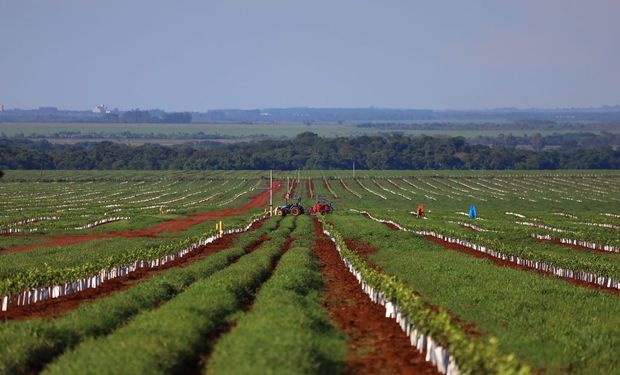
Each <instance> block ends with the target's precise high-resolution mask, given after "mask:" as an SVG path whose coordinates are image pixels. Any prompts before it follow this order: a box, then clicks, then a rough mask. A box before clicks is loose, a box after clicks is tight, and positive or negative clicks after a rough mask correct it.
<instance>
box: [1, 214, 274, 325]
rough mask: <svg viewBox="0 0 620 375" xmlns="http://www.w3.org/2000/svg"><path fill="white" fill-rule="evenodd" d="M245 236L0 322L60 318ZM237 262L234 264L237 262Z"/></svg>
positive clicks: (9, 314)
mask: <svg viewBox="0 0 620 375" xmlns="http://www.w3.org/2000/svg"><path fill="white" fill-rule="evenodd" d="M263 223H264V221H258V222H256V223H255V224H254V225H253V226H252V227H251V228H250V230H257V229H259V228H260V227H261V226H262V225H263ZM241 234H242V233H232V234H228V235H225V236H223V237H222V238H218V239H217V240H215V241H213V242H212V243H210V244H208V245H205V246H202V247H199V248H197V249H196V250H194V251H192V252H191V253H189V254H187V255H186V256H184V257H182V258H177V259H175V260H173V261H171V262H168V263H166V264H164V265H163V266H159V267H156V268H139V269H137V270H136V271H134V272H132V273H130V274H129V275H127V276H123V277H117V278H114V279H111V280H108V281H106V282H104V283H102V284H101V285H100V286H99V287H97V288H90V289H87V290H84V291H82V292H77V293H72V294H69V295H66V296H63V297H59V298H52V299H48V300H45V301H41V302H37V303H33V304H29V305H24V306H16V307H14V308H12V309H10V310H9V311H5V312H0V320H25V319H31V318H49V319H53V318H57V317H59V316H62V315H63V314H65V313H67V312H68V311H71V310H74V309H76V308H78V307H79V306H80V305H81V304H83V303H86V302H92V301H95V300H98V299H100V298H104V297H107V296H109V295H111V294H112V293H115V292H118V291H122V290H125V289H128V288H130V287H132V286H134V285H136V284H138V283H140V282H143V281H145V280H148V279H149V278H151V277H153V276H155V275H157V274H160V273H161V272H162V271H164V270H167V269H170V268H174V267H187V266H188V265H190V264H192V263H194V262H197V261H199V260H202V259H204V258H207V257H208V256H209V255H212V254H215V253H217V252H219V251H222V250H225V249H228V248H230V247H232V246H233V245H234V243H235V241H236V240H237V238H238V237H239V236H240V235H241ZM268 238H269V237H268V236H267V235H266V234H265V235H263V236H261V237H260V238H259V239H258V240H257V241H255V242H254V243H252V244H250V245H249V246H248V247H247V249H246V250H247V252H248V253H249V252H252V251H254V250H255V249H257V248H258V247H259V246H260V245H261V244H262V243H263V242H265V241H266V240H267V239H268ZM235 261H236V260H233V262H235Z"/></svg>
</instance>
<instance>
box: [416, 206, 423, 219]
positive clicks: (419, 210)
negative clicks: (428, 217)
mask: <svg viewBox="0 0 620 375" xmlns="http://www.w3.org/2000/svg"><path fill="white" fill-rule="evenodd" d="M417 213H418V217H424V205H423V204H422V203H420V204H419V205H418V211H417Z"/></svg>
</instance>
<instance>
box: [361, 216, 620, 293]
mask: <svg viewBox="0 0 620 375" xmlns="http://www.w3.org/2000/svg"><path fill="white" fill-rule="evenodd" d="M364 216H366V217H368V216H367V215H364ZM384 224H385V225H386V226H387V227H388V228H390V229H392V230H399V229H398V228H397V227H395V226H394V225H392V224H388V223H384ZM424 238H426V239H427V240H429V241H432V242H434V243H436V244H438V245H440V246H442V247H443V248H444V249H448V250H453V251H458V252H459V253H463V254H467V255H470V256H473V257H475V258H482V259H488V260H490V261H491V262H493V263H495V264H496V265H498V266H502V267H509V268H513V269H516V270H521V271H529V272H536V273H538V274H540V275H543V276H546V277H554V278H556V277H557V278H560V279H562V280H564V281H566V282H567V283H570V284H573V285H576V286H580V287H582V288H588V289H592V290H598V291H602V292H605V293H609V294H613V295H616V296H620V290H618V289H611V288H605V287H603V286H600V285H597V284H592V283H588V282H585V281H581V280H575V279H570V278H565V277H558V276H556V275H554V274H553V273H551V272H545V271H543V270H537V269H534V268H530V267H527V266H524V265H519V264H516V263H512V262H510V261H507V260H502V259H499V258H495V257H494V256H491V255H489V254H485V253H482V252H479V251H476V250H473V249H470V248H469V247H466V246H463V245H459V244H456V243H450V242H448V241H444V240H441V239H439V238H437V237H433V236H431V235H428V236H424Z"/></svg>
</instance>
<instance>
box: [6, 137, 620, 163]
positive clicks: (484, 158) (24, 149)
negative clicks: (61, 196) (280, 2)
mask: <svg viewBox="0 0 620 375" xmlns="http://www.w3.org/2000/svg"><path fill="white" fill-rule="evenodd" d="M353 161H355V163H356V167H357V168H358V169H620V151H618V150H614V149H613V148H611V147H601V148H596V149H585V148H578V149H571V150H542V151H534V150H522V149H518V148H511V147H506V146H504V145H497V146H494V147H491V146H487V145H476V144H469V143H467V142H466V140H465V139H464V138H461V137H455V138H448V137H426V136H423V137H407V136H403V135H392V136H386V137H379V136H362V137H356V138H321V137H319V136H317V135H316V134H314V133H302V134H300V135H299V136H297V137H296V138H294V139H291V140H267V141H260V142H252V143H237V144H230V145H222V144H214V143H196V144H184V145H178V146H162V145H155V144H146V145H142V146H126V145H122V144H117V143H112V142H98V143H78V144H74V145H58V144H51V143H49V142H46V141H40V142H33V141H29V140H24V139H8V138H5V139H0V168H4V169H284V170H286V169H297V168H300V169H349V168H351V166H352V163H353Z"/></svg>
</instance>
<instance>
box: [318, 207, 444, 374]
mask: <svg viewBox="0 0 620 375" xmlns="http://www.w3.org/2000/svg"><path fill="white" fill-rule="evenodd" d="M314 229H315V232H314V233H315V236H316V241H315V247H314V253H315V254H316V256H317V257H318V259H319V267H320V270H321V274H322V276H323V280H324V282H325V287H324V291H323V296H324V301H323V304H324V307H325V309H326V310H327V312H328V313H329V315H330V317H331V318H332V320H333V321H334V322H336V324H337V326H338V327H339V328H340V329H341V331H343V332H344V333H346V334H347V335H348V336H349V340H348V343H347V344H348V353H347V364H346V368H345V373H349V374H437V370H436V368H435V367H434V366H433V365H431V364H430V363H429V362H426V361H425V358H424V356H423V355H422V354H420V353H419V352H418V351H416V350H415V348H414V347H413V346H411V344H410V342H409V339H408V338H407V336H406V335H405V334H404V333H403V332H402V330H401V329H400V327H399V326H398V324H396V322H395V321H394V320H392V319H389V318H386V317H385V310H384V309H383V307H381V306H380V305H378V304H375V303H373V302H372V301H371V300H370V299H369V298H368V296H367V295H366V294H364V292H363V291H362V288H361V287H360V285H359V284H358V282H357V280H356V279H355V277H354V276H353V275H352V274H351V273H350V272H349V271H348V270H347V269H346V267H345V266H344V263H343V262H342V260H341V259H340V255H339V254H338V251H337V250H336V247H335V245H334V244H333V242H332V241H330V239H329V238H328V237H327V236H326V235H325V234H323V231H322V230H321V225H320V223H319V222H318V220H316V219H315V220H314Z"/></svg>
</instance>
